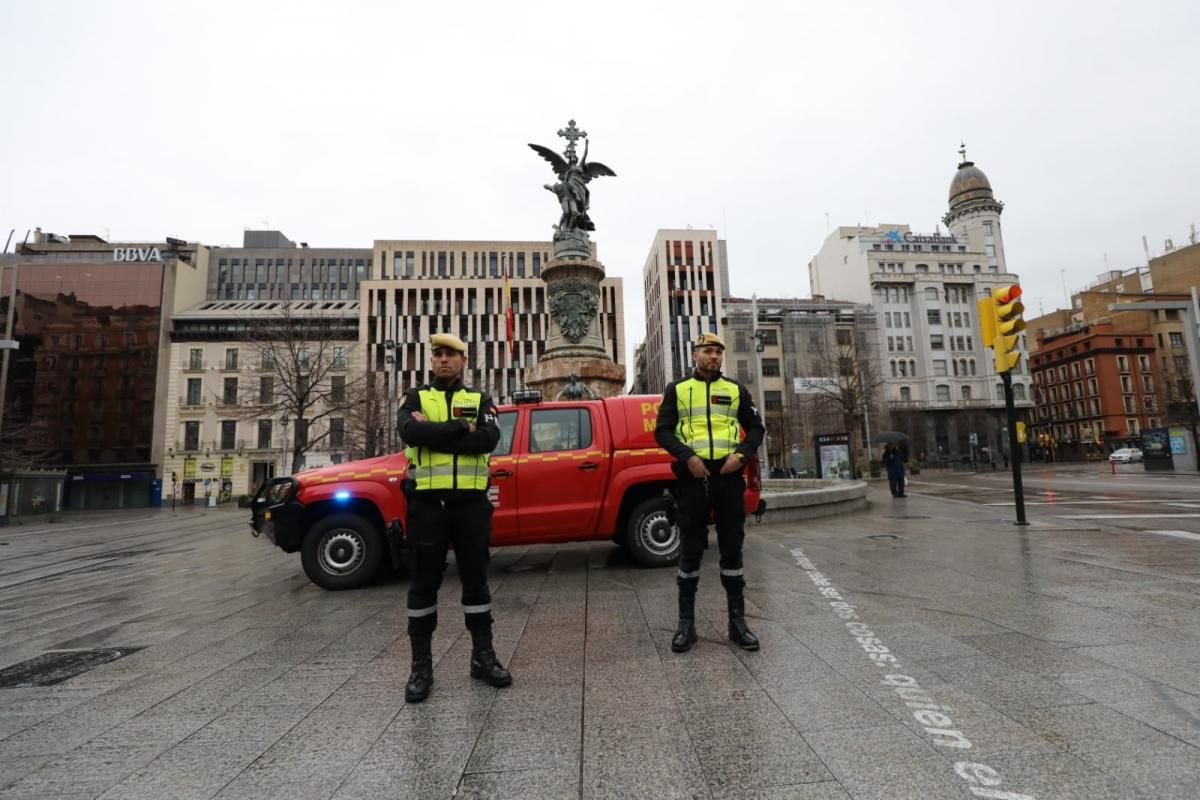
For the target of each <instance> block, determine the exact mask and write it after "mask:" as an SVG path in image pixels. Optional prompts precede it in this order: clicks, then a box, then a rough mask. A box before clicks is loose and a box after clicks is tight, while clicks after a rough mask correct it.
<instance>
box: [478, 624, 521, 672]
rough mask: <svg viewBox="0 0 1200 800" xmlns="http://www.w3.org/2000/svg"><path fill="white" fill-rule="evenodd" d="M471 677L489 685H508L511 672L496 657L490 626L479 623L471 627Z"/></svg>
mask: <svg viewBox="0 0 1200 800" xmlns="http://www.w3.org/2000/svg"><path fill="white" fill-rule="evenodd" d="M471 644H472V647H471V677H472V678H478V679H479V680H481V681H483V682H484V683H486V684H488V685H489V686H508V685H509V684H510V683H512V674H511V673H510V672H509V671H508V670H506V669H505V668H504V665H503V664H501V663H500V662H499V661H498V660H497V659H496V651H495V650H494V649H492V626H491V624H488V625H479V626H478V627H474V628H472V629H471Z"/></svg>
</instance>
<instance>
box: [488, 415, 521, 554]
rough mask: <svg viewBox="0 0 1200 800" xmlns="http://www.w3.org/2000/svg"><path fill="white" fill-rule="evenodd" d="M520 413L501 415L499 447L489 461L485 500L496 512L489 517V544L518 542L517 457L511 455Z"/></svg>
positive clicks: (497, 446) (499, 421)
mask: <svg viewBox="0 0 1200 800" xmlns="http://www.w3.org/2000/svg"><path fill="white" fill-rule="evenodd" d="M519 417H520V415H519V413H518V412H516V411H501V412H500V415H499V420H498V423H499V425H500V443H499V444H497V445H496V449H495V450H493V451H492V455H491V458H489V459H488V473H489V479H490V481H489V484H488V499H489V500H491V501H492V506H493V507H494V508H495V509H496V510H495V511H494V512H493V513H492V543H493V544H496V545H505V544H515V543H516V542H517V533H518V521H517V469H518V466H517V457H516V456H514V455H513V441H514V440H515V439H516V434H517V422H518V420H519Z"/></svg>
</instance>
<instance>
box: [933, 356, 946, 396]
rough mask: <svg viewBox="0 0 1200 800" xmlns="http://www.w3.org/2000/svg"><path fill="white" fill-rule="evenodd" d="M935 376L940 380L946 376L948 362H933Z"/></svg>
mask: <svg viewBox="0 0 1200 800" xmlns="http://www.w3.org/2000/svg"><path fill="white" fill-rule="evenodd" d="M933 374H934V377H938V378H940V377H944V376H945V375H946V360H945V359H944V358H935V359H934V360H933ZM946 399H949V398H946Z"/></svg>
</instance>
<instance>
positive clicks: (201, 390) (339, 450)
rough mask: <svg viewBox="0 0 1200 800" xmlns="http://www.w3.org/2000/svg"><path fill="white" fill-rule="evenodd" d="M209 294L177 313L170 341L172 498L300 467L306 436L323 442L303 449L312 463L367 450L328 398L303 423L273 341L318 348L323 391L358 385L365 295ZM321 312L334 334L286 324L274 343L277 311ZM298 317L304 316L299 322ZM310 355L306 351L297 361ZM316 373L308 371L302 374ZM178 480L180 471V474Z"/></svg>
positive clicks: (193, 497) (236, 486) (168, 471)
mask: <svg viewBox="0 0 1200 800" xmlns="http://www.w3.org/2000/svg"><path fill="white" fill-rule="evenodd" d="M286 305H287V304H285V303H280V302H275V301H253V302H251V301H225V300H207V301H204V302H201V303H198V304H196V305H194V306H193V307H191V308H188V309H184V310H183V311H180V312H179V313H176V314H175V315H174V318H173V319H172V327H171V332H170V343H169V345H168V347H167V359H168V363H169V368H168V374H167V381H166V391H165V393H164V395H163V397H162V402H161V404H160V405H161V407H162V408H163V414H164V418H165V421H164V426H163V429H164V431H165V432H166V447H165V449H164V454H163V498H164V501H165V502H167V503H169V502H170V499H171V493H172V491H173V490H174V491H175V492H177V494H176V498H177V501H178V502H182V503H184V504H189V503H192V502H203V501H204V498H205V496H206V495H209V494H211V495H213V496H220V495H222V493H223V494H224V497H222V498H221V499H222V500H223V501H227V500H231V499H234V498H237V497H239V496H241V495H243V494H252V493H253V491H254V490H255V489H256V488H257V487H258V485H260V484H261V483H262V482H263V481H265V480H266V479H268V478H270V477H273V476H275V475H276V474H280V475H286V474H289V473H290V472H291V471H292V469H291V467H292V463H291V451H292V448H293V446H294V444H295V442H296V437H297V436H303V437H305V438H306V440H311V441H312V442H313V443H314V445H313V446H312V448H311V449H309V450H308V452H306V453H305V454H304V456H303V459H302V464H301V468H302V469H311V468H314V467H319V466H324V465H327V464H335V463H340V462H342V461H349V460H353V459H354V458H359V457H362V455H363V452H362V451H363V449H364V448H363V443H362V442H361V441H358V440H357V439H356V431H355V429H354V426H353V424H352V421H351V420H349V419H347V415H346V414H331V413H327V409H326V408H325V406H324V405H323V403H322V402H320V401H318V402H317V403H315V404H314V405H313V406H311V407H309V408H308V410H307V412H306V415H305V416H306V417H309V418H314V419H315V421H313V422H309V421H308V419H302V420H301V421H300V422H299V423H297V420H296V419H295V414H294V413H289V411H288V409H289V408H295V406H294V404H293V403H292V402H291V401H289V400H288V399H287V394H288V391H289V387H288V386H285V385H284V384H285V383H288V376H289V375H290V374H297V373H295V371H294V370H290V369H288V367H287V366H286V365H285V366H283V367H280V366H278V365H275V364H272V363H271V361H272V359H271V357H270V356H268V351H269V350H271V349H272V347H277V348H278V350H279V351H280V352H281V353H282V355H279V356H275V358H277V359H279V360H281V361H282V360H284V359H286V358H288V356H287V355H286V350H287V349H288V347H289V345H295V346H296V348H297V352H308V353H312V354H314V355H312V356H311V361H312V363H311V368H312V370H313V372H312V373H304V374H306V375H307V374H316V375H317V376H318V377H317V379H316V384H317V385H315V386H314V387H313V391H314V392H316V393H317V394H318V396H319V397H321V398H325V397H329V398H333V399H337V397H338V389H337V386H338V385H339V384H340V385H341V386H342V392H343V393H344V392H345V391H346V387H347V386H349V387H351V388H350V390H351V391H353V390H354V388H353V387H354V386H355V385H356V383H355V382H356V381H357V380H360V378H361V376H362V375H363V374H364V372H365V369H364V368H365V360H364V358H363V348H362V347H361V345H360V344H359V305H358V303H356V302H352V301H341V300H337V301H307V302H305V301H300V302H297V303H293V304H291V307H290V308H286V310H285V306H286ZM286 319H291V320H296V319H312V320H316V321H319V323H320V324H321V325H322V329H323V330H324V331H325V332H326V333H327V335H328V338H327V339H326V340H325V341H309V342H296V341H294V336H291V335H289V334H281V338H280V341H279V344H278V345H272V344H271V343H270V342H269V340H268V338H267V335H266V334H265V331H266V330H267V329H268V327H269V326H270V325H271V324H272V320H279V321H280V322H279V324H280V326H285V325H287V324H289V323H287V322H285V321H284V320H286ZM291 324H293V325H294V324H295V323H291ZM300 361H305V362H306V363H308V359H307V358H302V359H301V358H297V359H294V360H293V363H299V362H300ZM297 379H298V380H308V378H297ZM173 476H174V477H176V478H177V479H178V480H177V481H173V480H172V477H173Z"/></svg>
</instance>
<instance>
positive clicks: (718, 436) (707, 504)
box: [654, 333, 766, 653]
mask: <svg viewBox="0 0 1200 800" xmlns="http://www.w3.org/2000/svg"><path fill="white" fill-rule="evenodd" d="M724 356H725V342H724V341H722V340H721V337H719V336H717V335H716V334H715V333H705V334H701V336H700V338H699V339H697V340H696V342H695V344H694V345H693V346H692V358H693V360H694V361H695V364H696V368H695V370H694V371H693V372H692V376H691V377H690V378H688V379H686V380H682V381H676V382H674V383H671V384H669V385H668V386H667V389H666V391H665V392H664V393H663V399H662V403H661V404H660V405H659V407H658V423H657V425H656V427H655V429H654V438H655V439H656V440H657V441H658V443H659V445H660V446H661V447H662V448H663V449H665V450H666V451H667V452H668V453H670V454H671V455H672V456H674V457H675V463H674V464H673V465H672V469H673V470H674V472H675V476H676V477H677V478H678V479H679V480H678V481H677V482H676V485H675V505H676V507H677V508H678V520H679V535H680V539H681V542H680V556H679V572H678V574H677V576H676V583H677V584H678V586H679V628H678V629H677V630H676V631H675V637H674V638H673V639H672V640H671V649H672V650H674V651H675V652H676V653H682V652H684V651H686V650H690V649H691V647H692V644H693V643H694V642H695V641H696V622H695V620H696V587H697V585H698V584H699V583H700V559H701V558H702V557H703V556H704V550H705V548H707V547H708V517H709V514H710V513H712V515H713V516H714V517H715V518H716V523H717V545H718V546H719V548H720V551H721V585H722V586H724V587H725V596H726V599H727V601H728V608H729V641H731V642H733V643H734V644H736V645H738V646H739V647H741V648H742V649H743V650H757V649H758V638H757V637H756V636H755V635H754V634H753V633H751V632H750V629H749V628H748V627H747V626H746V600H745V596H744V590H745V587H746V579H745V578H744V577H743V570H742V541H743V540H744V539H745V532H744V529H743V525H744V523H745V520H746V508H745V494H746V480H745V478H744V477H743V476H742V468H743V466H744V465H745V463H746V461H747V459H749V458H751V457H753V456H754V453H755V452H756V451H757V450H758V448H759V446H760V445H762V440H763V435H764V434H765V433H766V429H765V428H764V427H763V423H762V419H761V418H760V417H759V415H758V411H757V409H755V407H754V401H753V400H752V399H751V397H750V392H749V391H748V390H747V389H746V387H745V386H742V385H741V384H740V383H738V382H737V381H731V380H729V379H728V378H726V377H724V376H723V375H722V374H721V360H722V359H723V358H724ZM743 429H744V430H745V432H746V438H745V439H742V436H741V430H743Z"/></svg>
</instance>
